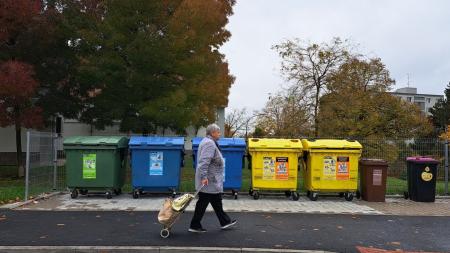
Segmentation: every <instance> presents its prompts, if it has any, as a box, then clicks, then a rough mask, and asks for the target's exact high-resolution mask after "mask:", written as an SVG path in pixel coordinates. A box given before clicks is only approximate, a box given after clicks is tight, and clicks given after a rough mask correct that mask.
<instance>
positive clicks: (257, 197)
mask: <svg viewBox="0 0 450 253" xmlns="http://www.w3.org/2000/svg"><path fill="white" fill-rule="evenodd" d="M253 199H254V200H258V199H259V192H257V191H255V192H253Z"/></svg>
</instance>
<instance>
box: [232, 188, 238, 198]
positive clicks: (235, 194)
mask: <svg viewBox="0 0 450 253" xmlns="http://www.w3.org/2000/svg"><path fill="white" fill-rule="evenodd" d="M231 194H233V197H234V199H238V192H237V191H235V190H231Z"/></svg>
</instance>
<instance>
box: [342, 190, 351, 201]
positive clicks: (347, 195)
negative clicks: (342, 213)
mask: <svg viewBox="0 0 450 253" xmlns="http://www.w3.org/2000/svg"><path fill="white" fill-rule="evenodd" d="M344 197H345V200H347V201H352V200H353V193H352V192H346V193H345V196H344Z"/></svg>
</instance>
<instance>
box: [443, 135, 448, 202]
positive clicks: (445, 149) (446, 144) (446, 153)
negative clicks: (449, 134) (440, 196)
mask: <svg viewBox="0 0 450 253" xmlns="http://www.w3.org/2000/svg"><path fill="white" fill-rule="evenodd" d="M444 144H445V147H444V152H445V154H444V157H445V165H444V166H445V167H444V169H445V195H448V144H449V143H448V139H445V142H444Z"/></svg>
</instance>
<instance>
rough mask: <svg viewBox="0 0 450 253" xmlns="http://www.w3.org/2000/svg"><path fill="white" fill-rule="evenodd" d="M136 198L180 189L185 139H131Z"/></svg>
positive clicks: (134, 193) (134, 195)
mask: <svg viewBox="0 0 450 253" xmlns="http://www.w3.org/2000/svg"><path fill="white" fill-rule="evenodd" d="M128 145H129V149H130V151H131V174H132V185H133V198H139V195H140V194H144V193H148V192H153V193H157V192H158V193H161V192H167V191H169V192H171V193H172V195H173V196H175V194H176V192H177V191H178V189H179V187H180V178H181V167H182V164H183V156H184V138H183V137H131V139H130V142H129V144H128Z"/></svg>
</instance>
